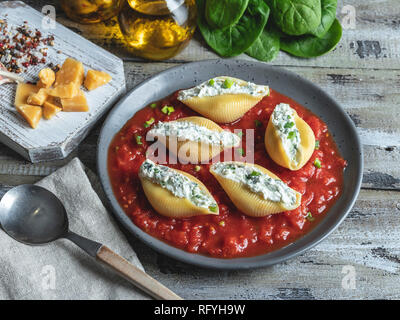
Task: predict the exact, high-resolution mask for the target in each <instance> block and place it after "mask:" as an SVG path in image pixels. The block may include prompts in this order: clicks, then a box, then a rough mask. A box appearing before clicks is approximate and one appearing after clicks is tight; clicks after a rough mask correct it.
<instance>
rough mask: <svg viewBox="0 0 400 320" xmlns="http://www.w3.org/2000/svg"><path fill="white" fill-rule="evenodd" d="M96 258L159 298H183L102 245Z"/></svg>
mask: <svg viewBox="0 0 400 320" xmlns="http://www.w3.org/2000/svg"><path fill="white" fill-rule="evenodd" d="M97 259H98V260H100V261H101V262H103V263H105V264H106V265H108V266H109V267H111V268H112V269H114V270H115V271H116V272H117V273H118V274H119V275H121V276H122V277H124V278H125V279H127V280H128V281H129V282H131V283H133V284H134V285H135V286H137V287H139V288H140V289H142V290H143V291H145V292H147V293H148V294H149V295H151V296H152V297H154V298H155V299H159V300H183V299H182V298H181V297H179V296H178V295H176V294H175V293H173V292H172V291H171V290H169V289H168V288H167V287H165V286H163V285H162V284H161V283H159V282H158V281H157V280H155V279H153V278H152V277H150V276H149V275H148V274H146V273H145V272H143V271H142V270H140V269H139V268H137V267H135V266H134V265H133V264H131V263H130V262H128V261H127V260H125V259H124V258H122V257H121V256H120V255H118V254H116V253H115V252H114V251H112V250H111V249H110V248H108V247H107V246H105V245H103V246H101V247H100V249H99V250H98V251H97Z"/></svg>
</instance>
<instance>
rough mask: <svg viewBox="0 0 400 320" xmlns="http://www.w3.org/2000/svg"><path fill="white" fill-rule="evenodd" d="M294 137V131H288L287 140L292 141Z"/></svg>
mask: <svg viewBox="0 0 400 320" xmlns="http://www.w3.org/2000/svg"><path fill="white" fill-rule="evenodd" d="M295 136H296V133H295V132H294V131H290V132H289V134H288V139H293V138H294V137H295Z"/></svg>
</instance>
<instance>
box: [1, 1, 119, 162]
mask: <svg viewBox="0 0 400 320" xmlns="http://www.w3.org/2000/svg"><path fill="white" fill-rule="evenodd" d="M21 17H24V18H25V19H26V20H28V21H29V27H30V28H31V29H33V30H34V29H35V28H38V29H40V30H42V33H43V36H44V37H47V36H49V35H54V37H55V40H54V46H48V57H47V63H53V64H54V65H57V64H62V62H63V61H64V60H65V59H66V58H67V57H73V58H75V59H77V60H79V61H82V63H83V64H84V66H85V69H86V70H88V69H95V70H104V71H106V72H107V73H109V74H110V75H112V77H113V79H112V80H111V82H109V83H108V84H107V85H105V86H103V87H102V88H101V89H99V90H94V91H91V92H86V93H85V95H86V98H87V100H88V104H89V106H90V110H89V112H85V113H80V112H68V113H67V112H62V113H59V114H57V115H56V116H55V117H54V118H53V119H52V120H51V121H45V120H44V121H41V122H40V125H39V126H38V127H37V128H36V129H32V128H30V127H29V126H28V125H27V123H26V121H25V120H23V119H22V117H21V116H20V115H19V114H18V113H17V111H16V109H15V107H14V106H13V102H14V95H15V88H16V85H15V84H6V85H3V86H1V87H0V97H1V99H0V140H1V142H3V143H5V144H7V145H8V146H9V147H11V148H13V149H14V150H16V151H17V152H18V153H20V154H21V155H23V156H24V157H25V158H27V159H29V160H31V161H32V162H39V161H44V160H55V159H62V158H65V157H66V156H67V155H68V154H69V153H70V152H71V151H72V150H73V149H74V148H75V147H76V146H77V145H78V144H79V143H80V142H81V141H82V140H83V138H84V137H85V136H86V135H87V133H88V131H89V129H90V128H91V127H92V126H93V125H94V124H95V123H96V122H97V120H98V119H99V118H100V117H101V116H102V115H103V114H104V113H105V112H106V111H107V110H108V108H109V107H111V106H112V105H113V104H114V103H115V101H116V100H117V99H118V98H119V97H120V96H121V95H122V94H123V93H124V92H125V79H124V77H123V64H122V61H121V60H120V59H119V58H117V57H116V56H114V55H112V54H110V53H109V52H107V51H105V50H104V49H102V48H100V47H98V46H96V45H94V44H93V43H91V42H89V41H86V40H85V39H83V38H82V37H80V36H78V35H77V34H75V33H73V32H71V31H70V30H68V29H67V28H65V27H63V26H62V25H60V24H57V25H56V27H55V29H54V30H53V29H50V30H44V29H43V28H42V27H41V26H42V19H43V15H41V13H39V12H38V11H36V10H34V9H33V8H31V7H29V6H27V5H25V4H24V3H23V2H19V1H12V2H8V1H6V2H1V3H0V18H2V19H6V20H7V22H8V25H9V26H10V27H11V26H13V27H17V26H20V25H21V24H22V21H21ZM41 68H43V65H41V66H40V65H38V66H34V67H29V69H28V71H27V72H26V73H24V78H25V80H26V81H31V82H36V81H37V74H38V72H39V71H40V69H41Z"/></svg>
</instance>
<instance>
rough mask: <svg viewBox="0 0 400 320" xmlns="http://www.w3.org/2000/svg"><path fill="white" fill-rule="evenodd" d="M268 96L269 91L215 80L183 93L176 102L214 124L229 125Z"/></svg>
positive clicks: (236, 81) (228, 79)
mask: <svg viewBox="0 0 400 320" xmlns="http://www.w3.org/2000/svg"><path fill="white" fill-rule="evenodd" d="M267 95H269V87H268V86H261V85H257V84H254V83H251V82H247V81H243V80H240V79H236V78H232V77H216V78H213V79H210V80H208V81H205V82H203V83H201V84H200V85H198V86H196V87H193V88H191V89H187V90H181V91H180V92H179V94H178V100H179V101H182V102H183V103H184V104H186V105H187V106H188V107H190V108H191V109H193V110H194V111H196V112H198V113H200V114H201V115H203V116H205V117H207V118H208V119H211V120H213V121H215V122H218V123H228V122H233V121H235V120H237V119H239V118H241V117H242V116H243V115H244V114H245V113H246V112H247V111H249V110H250V109H251V108H252V107H253V106H255V105H256V104H257V103H258V102H260V101H261V99H262V98H264V97H265V96H267Z"/></svg>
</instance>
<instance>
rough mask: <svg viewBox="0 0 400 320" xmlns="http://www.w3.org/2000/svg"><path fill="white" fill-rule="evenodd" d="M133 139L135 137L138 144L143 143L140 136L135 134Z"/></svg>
mask: <svg viewBox="0 0 400 320" xmlns="http://www.w3.org/2000/svg"><path fill="white" fill-rule="evenodd" d="M135 139H136V143H137V144H139V145H140V144H143V143H142V136H139V135H135Z"/></svg>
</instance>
